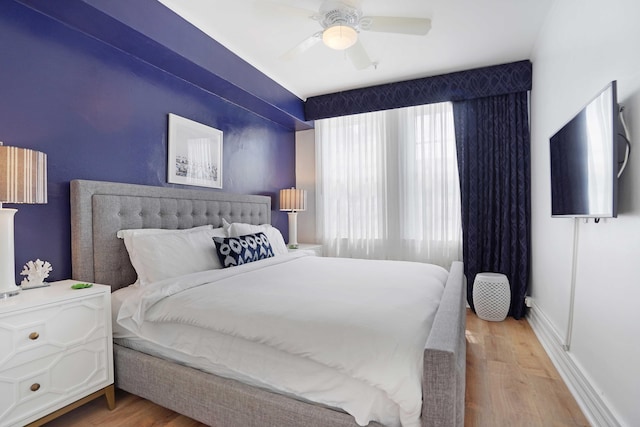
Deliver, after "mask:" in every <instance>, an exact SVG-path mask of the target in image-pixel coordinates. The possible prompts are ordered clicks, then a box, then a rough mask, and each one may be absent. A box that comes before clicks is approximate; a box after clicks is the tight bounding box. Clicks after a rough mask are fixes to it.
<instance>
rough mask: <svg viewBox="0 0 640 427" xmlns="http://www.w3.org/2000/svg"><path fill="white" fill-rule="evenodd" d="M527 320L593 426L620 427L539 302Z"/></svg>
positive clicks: (533, 307) (530, 311) (533, 306)
mask: <svg viewBox="0 0 640 427" xmlns="http://www.w3.org/2000/svg"><path fill="white" fill-rule="evenodd" d="M527 320H528V321H529V325H531V329H533V332H534V333H535V334H536V336H537V337H538V340H539V341H540V343H541V344H542V347H543V348H544V349H545V351H546V352H547V354H548V355H549V358H550V359H551V362H552V363H553V364H554V365H555V367H556V369H557V370H558V373H559V374H560V376H561V377H562V379H563V380H564V382H565V383H566V385H567V387H568V388H569V390H570V391H571V394H573V397H574V398H575V399H576V402H577V403H578V406H580V409H582V411H583V412H584V415H585V417H587V420H588V421H589V422H590V423H591V425H593V426H597V427H620V423H619V422H618V421H617V420H616V418H615V417H614V415H613V414H612V413H611V411H610V410H609V408H608V407H607V405H606V403H605V402H604V401H603V400H602V399H601V397H600V395H599V394H598V393H597V391H596V390H595V389H594V388H593V386H592V385H591V383H590V382H589V380H588V378H587V377H586V376H585V375H584V373H583V372H582V371H581V369H580V367H579V366H578V365H577V364H576V363H575V361H574V360H573V358H572V356H571V352H570V351H565V350H564V349H563V348H562V339H561V337H560V335H559V334H558V332H557V331H556V330H555V328H554V327H553V325H552V324H551V322H550V321H549V319H548V318H547V317H546V316H545V315H544V313H543V312H542V311H541V310H540V308H539V307H538V306H537V305H536V304H535V301H534V302H533V304H532V307H531V308H530V310H529V313H528V314H527Z"/></svg>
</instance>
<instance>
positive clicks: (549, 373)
mask: <svg viewBox="0 0 640 427" xmlns="http://www.w3.org/2000/svg"><path fill="white" fill-rule="evenodd" d="M466 338H467V388H466V393H465V399H466V405H465V427H502V426H505V427H507V426H508V427H511V426H523V427H529V426H530V427H548V426H554V427H576V426H578V427H586V426H589V423H588V422H587V420H586V418H585V417H584V415H583V414H582V412H581V411H580V408H579V407H578V405H577V404H576V402H575V400H574V399H573V396H571V393H570V392H569V389H568V388H567V387H566V385H565V384H564V383H563V382H562V380H561V378H560V376H559V375H558V372H557V371H556V369H555V368H554V366H553V364H552V363H551V360H550V359H549V357H548V356H547V354H546V353H545V352H544V349H543V348H542V346H541V345H540V343H539V342H538V340H537V338H536V336H535V334H534V333H533V331H532V330H531V327H530V326H529V324H528V323H527V321H526V320H515V319H512V318H507V319H505V320H504V321H502V322H488V321H485V320H482V319H480V318H478V317H477V316H476V315H475V314H474V313H473V312H472V311H471V310H467V331H466ZM47 426H53V427H81V426H82V427H85V426H101V427H119V426H142V427H151V426H154V427H159V426H170V427H203V426H204V424H201V423H199V422H197V421H195V420H192V419H190V418H188V417H185V416H183V415H179V414H177V413H175V412H173V411H170V410H169V409H166V408H163V407H161V406H158V405H156V404H154V403H152V402H150V401H148V400H145V399H141V398H140V397H138V396H134V395H132V394H129V393H127V392H124V391H122V390H116V408H115V409H114V410H113V411H109V409H108V408H107V405H106V402H105V400H104V399H97V400H94V401H91V402H89V403H87V404H86V405H84V406H82V407H80V408H77V409H75V410H73V411H71V412H69V413H68V414H65V415H63V416H62V417H60V418H58V419H56V420H54V421H52V422H51V423H49V424H47ZM217 427H225V426H217Z"/></svg>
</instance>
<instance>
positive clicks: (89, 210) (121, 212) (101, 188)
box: [71, 180, 271, 290]
mask: <svg viewBox="0 0 640 427" xmlns="http://www.w3.org/2000/svg"><path fill="white" fill-rule="evenodd" d="M222 218H224V219H226V220H227V221H229V222H246V223H250V224H265V223H266V224H270V223H271V198H270V197H268V196H250V195H240V194H230V193H222V192H219V191H207V190H188V189H179V188H169V187H152V186H147V185H137V184H124V183H115V182H103V181H87V180H74V181H71V262H72V271H73V278H74V279H76V280H82V281H87V282H94V283H102V284H105V285H110V286H111V287H112V289H113V290H116V289H118V288H121V287H123V286H127V285H130V284H132V283H133V282H135V280H136V273H135V270H134V269H133V267H132V266H131V262H130V261H129V254H128V253H127V250H126V248H125V246H124V243H123V242H122V240H121V239H118V238H117V237H116V233H117V232H118V230H121V229H131V228H167V229H182V228H191V227H196V226H199V225H205V224H212V225H213V226H214V227H220V226H222Z"/></svg>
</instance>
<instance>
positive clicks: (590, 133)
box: [549, 81, 626, 218]
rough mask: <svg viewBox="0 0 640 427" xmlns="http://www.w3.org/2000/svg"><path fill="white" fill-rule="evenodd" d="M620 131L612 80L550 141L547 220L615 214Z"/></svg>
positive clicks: (622, 140) (622, 141)
mask: <svg viewBox="0 0 640 427" xmlns="http://www.w3.org/2000/svg"><path fill="white" fill-rule="evenodd" d="M623 130H624V129H623V125H622V123H621V121H620V107H619V106H618V99H617V86H616V81H612V82H611V83H609V84H608V85H607V86H606V87H605V88H604V89H603V90H602V91H600V92H599V93H598V94H597V95H596V96H595V97H594V98H593V99H592V100H591V101H590V102H589V103H588V104H587V105H586V106H585V107H584V108H583V109H582V110H580V112H579V113H578V114H576V116H575V117H573V118H572V119H571V120H570V121H569V122H568V123H567V124H566V125H564V126H563V127H562V128H561V129H560V130H559V131H558V132H556V133H555V134H554V135H553V136H552V137H551V138H550V140H549V148H550V158H551V216H552V217H582V218H615V217H616V216H617V215H618V172H619V170H620V167H621V165H622V164H623V163H624V160H623V161H620V155H621V154H622V155H623V157H624V151H625V143H626V137H623V136H622V135H623V134H622V133H621V131H623Z"/></svg>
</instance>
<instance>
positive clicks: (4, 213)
mask: <svg viewBox="0 0 640 427" xmlns="http://www.w3.org/2000/svg"><path fill="white" fill-rule="evenodd" d="M16 212H17V210H16V209H11V208H3V207H2V205H0V298H9V297H12V296H16V295H18V294H19V293H20V288H19V287H17V286H16V275H15V271H16V270H15V265H14V262H15V256H14V252H13V217H14V216H15V214H16Z"/></svg>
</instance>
